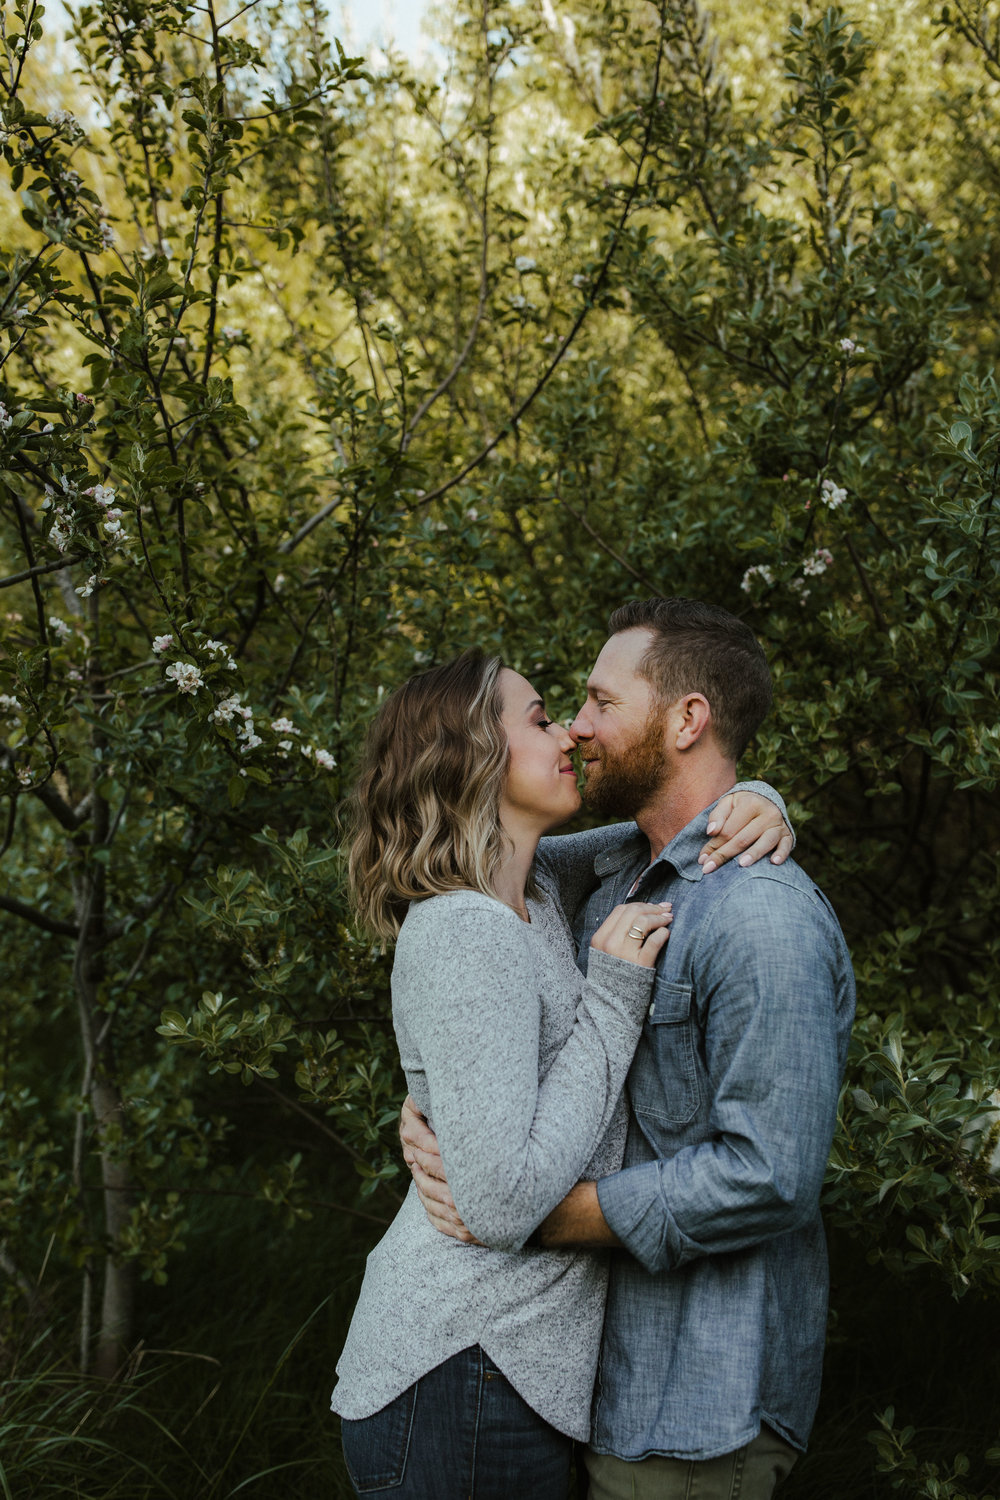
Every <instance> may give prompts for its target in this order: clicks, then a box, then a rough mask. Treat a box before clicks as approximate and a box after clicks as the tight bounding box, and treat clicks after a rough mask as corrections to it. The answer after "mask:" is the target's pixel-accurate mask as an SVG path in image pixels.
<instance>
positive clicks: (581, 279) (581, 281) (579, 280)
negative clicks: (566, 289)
mask: <svg viewBox="0 0 1000 1500" xmlns="http://www.w3.org/2000/svg"><path fill="white" fill-rule="evenodd" d="M573 285H574V286H575V287H579V288H580V290H581V291H582V290H583V288H584V287H585V286H589V285H590V277H589V276H585V275H584V274H583V272H582V271H577V273H576V275H575V276H574V277H573Z"/></svg>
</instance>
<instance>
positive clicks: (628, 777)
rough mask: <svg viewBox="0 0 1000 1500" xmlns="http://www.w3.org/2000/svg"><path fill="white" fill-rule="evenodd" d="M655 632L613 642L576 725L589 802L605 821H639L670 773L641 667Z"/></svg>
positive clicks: (627, 633) (658, 715)
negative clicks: (639, 813) (640, 671)
mask: <svg viewBox="0 0 1000 1500" xmlns="http://www.w3.org/2000/svg"><path fill="white" fill-rule="evenodd" d="M652 641H653V634H652V632H651V631H649V630H645V629H637V630H623V631H621V632H620V634H618V635H613V636H612V637H611V639H610V640H609V641H608V642H607V644H606V645H605V647H604V649H603V650H602V652H601V654H600V656H599V657H598V658H597V661H596V663H595V664H594V670H593V671H592V672H591V674H590V676H589V678H588V679H587V701H586V702H585V703H584V705H583V707H582V708H581V709H580V712H579V713H578V714H577V716H576V718H575V719H574V720H573V723H572V724H571V725H570V734H571V735H572V736H573V738H574V739H575V740H576V742H577V745H578V746H579V750H580V759H581V760H582V762H583V775H584V792H583V800H584V802H585V803H586V804H587V806H588V807H589V808H590V809H591V810H592V811H593V812H596V813H600V814H601V815H602V816H604V817H615V816H617V817H630V818H631V817H635V815H636V814H637V813H638V812H640V811H641V810H642V809H643V808H644V807H646V806H648V805H649V803H650V802H651V801H652V800H653V799H654V798H655V796H656V794H657V793H658V792H659V791H660V790H661V789H662V787H663V785H664V783H665V781H666V780H667V777H668V775H669V768H668V766H667V764H666V760H665V755H664V743H663V738H664V724H663V718H662V712H661V711H660V710H659V708H658V705H657V703H656V696H655V694H654V692H653V689H652V687H651V685H650V683H649V682H647V680H646V678H645V677H640V676H639V673H638V665H639V662H640V661H641V660H642V658H643V656H644V655H645V653H646V650H647V649H648V647H649V646H650V645H651V644H652Z"/></svg>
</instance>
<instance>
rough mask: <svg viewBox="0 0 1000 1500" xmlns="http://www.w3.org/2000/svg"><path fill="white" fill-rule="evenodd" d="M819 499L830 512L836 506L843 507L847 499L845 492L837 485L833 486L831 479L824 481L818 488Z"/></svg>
mask: <svg viewBox="0 0 1000 1500" xmlns="http://www.w3.org/2000/svg"><path fill="white" fill-rule="evenodd" d="M819 498H820V499H821V500H822V502H823V504H824V505H828V506H829V507H830V509H831V510H836V509H837V506H838V505H843V503H844V501H845V500H846V499H847V491H846V490H845V489H842V488H841V486H840V485H839V484H834V482H833V480H832V479H824V480H823V482H822V484H821V485H820V487H819Z"/></svg>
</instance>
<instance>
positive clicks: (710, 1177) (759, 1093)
mask: <svg viewBox="0 0 1000 1500" xmlns="http://www.w3.org/2000/svg"><path fill="white" fill-rule="evenodd" d="M699 946H700V952H701V954H702V955H703V958H702V960H701V962H700V964H699V972H698V974H697V975H696V992H698V993H699V994H700V996H701V1000H702V1006H703V1011H702V1018H701V1024H702V1037H703V1045H704V1056H705V1063H706V1068H707V1074H708V1083H707V1087H708V1090H709V1095H710V1106H709V1114H708V1119H707V1124H706V1127H705V1130H704V1136H705V1138H704V1139H702V1140H700V1141H698V1142H697V1143H695V1144H692V1145H689V1146H685V1147H682V1148H681V1149H680V1150H679V1151H678V1152H677V1153H676V1155H674V1156H671V1157H668V1158H665V1159H660V1160H655V1161H651V1162H643V1163H640V1164H638V1165H636V1166H633V1167H628V1168H626V1169H625V1170H624V1171H621V1172H618V1173H615V1174H613V1175H611V1176H609V1177H605V1178H603V1179H602V1180H601V1181H600V1182H599V1183H598V1189H597V1191H598V1199H599V1201H600V1205H601V1210H602V1212H603V1214H604V1217H605V1219H606V1220H607V1222H608V1224H609V1226H610V1227H611V1229H612V1230H613V1231H614V1233H615V1234H616V1235H617V1236H618V1238H619V1239H620V1240H621V1241H622V1243H623V1244H624V1245H625V1246H626V1247H627V1249H628V1250H629V1251H630V1252H631V1253H632V1254H633V1255H634V1256H635V1258H636V1259H637V1260H638V1261H640V1263H641V1264H642V1265H643V1266H644V1267H645V1268H646V1269H647V1270H648V1271H662V1270H669V1269H673V1268H675V1267H678V1266H683V1265H685V1264H686V1263H687V1262H689V1261H691V1260H694V1259H696V1258H697V1257H699V1256H704V1255H717V1254H721V1253H724V1252H726V1251H732V1250H743V1249H746V1248H748V1247H749V1246H751V1245H755V1244H758V1243H760V1242H761V1241H763V1240H766V1239H768V1238H770V1237H771V1236H773V1235H777V1234H783V1233H786V1232H788V1231H790V1230H794V1229H797V1228H800V1227H801V1226H803V1225H804V1224H806V1223H808V1222H809V1220H810V1219H811V1218H812V1217H813V1216H814V1215H815V1213H816V1211H817V1207H818V1201H819V1191H820V1186H821V1183H822V1180H823V1173H824V1170H825V1167H826V1161H827V1157H828V1155H829V1150H830V1141H831V1138H832V1135H833V1127H834V1122H835V1118H836V1109H837V1098H838V1093H839V1087H840V1078H841V1074H842V1071H843V1065H844V1051H845V1045H846V1035H847V1030H848V1028H849V1024H850V1014H849V1013H850V1011H851V1009H852V1001H853V984H852V981H851V976H850V962H849V959H848V957H847V952H846V947H845V946H844V945H843V940H842V939H841V938H840V934H839V928H837V926H836V923H835V919H834V918H833V916H832V913H830V912H829V909H828V908H827V907H826V906H825V904H824V903H822V901H821V899H820V898H819V897H818V896H817V897H816V898H815V899H812V900H811V899H810V895H809V893H807V892H805V891H802V890H799V889H795V888H792V887H790V886H788V885H785V884H781V883H779V882H777V881H775V880H772V879H768V878H766V877H759V878H756V879H749V880H747V881H746V882H745V883H743V884H742V885H741V886H736V887H734V888H733V889H732V890H731V891H730V892H728V893H727V896H726V898H725V899H724V900H723V901H721V902H720V903H719V906H718V907H717V908H716V912H715V913H714V914H713V916H712V917H711V918H710V919H709V921H708V922H707V923H706V931H705V936H704V941H703V942H702V943H701V944H700V945H699Z"/></svg>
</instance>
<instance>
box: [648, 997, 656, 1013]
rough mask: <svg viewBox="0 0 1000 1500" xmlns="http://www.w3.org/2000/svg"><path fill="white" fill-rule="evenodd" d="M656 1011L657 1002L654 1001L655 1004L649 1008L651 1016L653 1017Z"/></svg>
mask: <svg viewBox="0 0 1000 1500" xmlns="http://www.w3.org/2000/svg"><path fill="white" fill-rule="evenodd" d="M655 1009H656V1001H655V1000H654V1001H653V1003H652V1004H651V1005H650V1007H649V1014H650V1015H652V1014H653V1012H654V1010H655Z"/></svg>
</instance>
